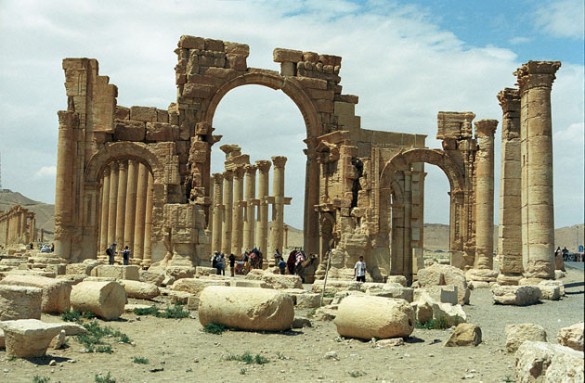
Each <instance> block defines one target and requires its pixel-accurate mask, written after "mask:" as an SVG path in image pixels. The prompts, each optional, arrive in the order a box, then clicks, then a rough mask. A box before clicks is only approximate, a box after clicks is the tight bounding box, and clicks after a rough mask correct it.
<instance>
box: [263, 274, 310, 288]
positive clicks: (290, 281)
mask: <svg viewBox="0 0 585 383" xmlns="http://www.w3.org/2000/svg"><path fill="white" fill-rule="evenodd" d="M262 281H263V282H264V283H266V284H267V285H268V286H270V287H271V288H273V289H302V288H303V283H302V280H301V277H299V276H298V275H281V274H271V273H264V274H262Z"/></svg>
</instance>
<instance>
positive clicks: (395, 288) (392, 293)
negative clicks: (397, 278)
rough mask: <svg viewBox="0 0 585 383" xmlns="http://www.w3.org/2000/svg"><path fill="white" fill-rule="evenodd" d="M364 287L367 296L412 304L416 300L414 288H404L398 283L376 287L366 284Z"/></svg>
mask: <svg viewBox="0 0 585 383" xmlns="http://www.w3.org/2000/svg"><path fill="white" fill-rule="evenodd" d="M364 287H365V292H366V294H367V295H372V296H377V297H383V298H396V299H404V300H405V301H407V302H412V301H413V300H414V289H413V288H412V287H404V286H402V285H401V284H398V283H386V284H383V283H377V284H375V285H374V284H372V285H368V284H367V283H364Z"/></svg>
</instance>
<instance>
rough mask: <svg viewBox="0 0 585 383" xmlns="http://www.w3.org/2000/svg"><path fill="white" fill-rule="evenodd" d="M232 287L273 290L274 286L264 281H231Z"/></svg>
mask: <svg viewBox="0 0 585 383" xmlns="http://www.w3.org/2000/svg"><path fill="white" fill-rule="evenodd" d="M231 286H233V287H254V288H257V289H271V288H272V286H271V285H269V284H268V283H266V282H264V281H255V280H249V281H247V280H245V279H244V280H241V279H240V280H233V281H231Z"/></svg>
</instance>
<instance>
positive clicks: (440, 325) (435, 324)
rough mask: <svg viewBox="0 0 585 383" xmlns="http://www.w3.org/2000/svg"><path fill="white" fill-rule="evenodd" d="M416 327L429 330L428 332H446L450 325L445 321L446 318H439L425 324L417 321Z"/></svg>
mask: <svg viewBox="0 0 585 383" xmlns="http://www.w3.org/2000/svg"><path fill="white" fill-rule="evenodd" d="M415 327H416V328H422V329H427V330H445V329H447V328H449V325H448V324H447V321H446V320H445V318H439V319H430V320H429V321H427V322H424V323H422V322H419V321H417V322H416V323H415Z"/></svg>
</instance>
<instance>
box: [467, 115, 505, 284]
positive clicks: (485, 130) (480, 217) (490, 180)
mask: <svg viewBox="0 0 585 383" xmlns="http://www.w3.org/2000/svg"><path fill="white" fill-rule="evenodd" d="M497 126H498V121H497V120H480V121H477V122H476V123H475V135H476V137H477V140H478V146H479V150H478V151H477V153H476V157H475V260H474V264H473V268H472V269H471V270H469V271H468V272H467V278H468V279H470V280H474V281H485V282H494V281H495V280H496V278H497V276H498V272H497V271H494V270H493V268H494V257H493V252H494V135H495V133H496V127H497Z"/></svg>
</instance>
